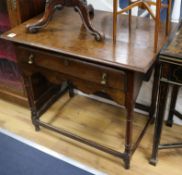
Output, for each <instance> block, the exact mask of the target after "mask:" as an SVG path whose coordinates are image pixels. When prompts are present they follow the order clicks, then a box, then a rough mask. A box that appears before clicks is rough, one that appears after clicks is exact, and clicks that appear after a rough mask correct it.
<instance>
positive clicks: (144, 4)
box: [113, 0, 172, 52]
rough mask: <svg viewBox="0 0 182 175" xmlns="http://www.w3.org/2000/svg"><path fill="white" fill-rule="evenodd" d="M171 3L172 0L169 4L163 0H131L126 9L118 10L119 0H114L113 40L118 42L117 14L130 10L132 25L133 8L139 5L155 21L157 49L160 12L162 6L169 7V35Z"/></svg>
mask: <svg viewBox="0 0 182 175" xmlns="http://www.w3.org/2000/svg"><path fill="white" fill-rule="evenodd" d="M171 3H172V0H168V3H167V4H163V3H162V2H161V0H156V2H153V1H152V0H129V5H128V6H127V7H125V8H124V9H122V10H120V11H118V0H113V42H114V43H116V33H117V16H118V15H119V14H122V13H124V12H127V11H129V25H131V9H133V8H134V7H139V8H141V9H146V10H147V11H148V12H149V14H150V15H151V17H152V18H153V19H154V21H155V33H154V51H155V52H156V51H157V45H158V33H159V27H160V21H161V20H160V12H161V8H166V9H167V17H166V35H168V33H169V30H170V11H171ZM151 5H155V6H156V14H154V12H153V11H152V9H151Z"/></svg>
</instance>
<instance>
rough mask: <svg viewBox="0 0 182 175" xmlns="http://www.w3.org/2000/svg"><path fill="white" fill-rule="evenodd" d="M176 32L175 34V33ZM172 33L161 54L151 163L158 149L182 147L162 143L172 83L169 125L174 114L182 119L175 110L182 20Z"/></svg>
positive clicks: (181, 81) (181, 73) (181, 70)
mask: <svg viewBox="0 0 182 175" xmlns="http://www.w3.org/2000/svg"><path fill="white" fill-rule="evenodd" d="M174 34H175V35H174ZM174 34H172V35H171V37H170V38H169V41H168V42H167V44H165V46H164V48H163V49H162V50H161V52H160V54H159V68H158V69H159V95H158V104H157V115H156V122H155V133H154V141H153V151H152V156H151V159H150V163H151V164H153V165H155V164H156V163H157V156H158V150H160V149H168V148H182V142H181V143H169V144H160V138H161V132H162V125H163V120H164V111H165V106H166V101H167V97H168V95H167V94H168V90H169V85H172V88H173V90H172V95H171V104H170V112H169V117H168V120H167V125H169V126H172V124H173V115H176V116H177V117H179V118H180V119H182V115H181V114H180V113H179V112H178V111H176V110H175V104H176V100H177V94H178V91H179V88H180V87H181V86H182V22H181V23H180V24H179V26H178V30H177V31H176V32H175V33H174Z"/></svg>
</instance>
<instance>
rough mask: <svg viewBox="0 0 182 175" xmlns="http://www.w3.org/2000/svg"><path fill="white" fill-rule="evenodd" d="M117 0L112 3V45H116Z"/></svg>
mask: <svg viewBox="0 0 182 175" xmlns="http://www.w3.org/2000/svg"><path fill="white" fill-rule="evenodd" d="M117 8H118V0H114V1H113V43H114V44H115V43H116V33H117Z"/></svg>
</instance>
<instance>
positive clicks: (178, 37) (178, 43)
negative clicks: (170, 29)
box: [161, 21, 182, 62]
mask: <svg viewBox="0 0 182 175" xmlns="http://www.w3.org/2000/svg"><path fill="white" fill-rule="evenodd" d="M161 54H162V55H167V56H170V57H174V59H176V61H180V62H182V21H181V22H180V24H179V25H178V29H177V31H176V32H175V33H174V34H172V35H171V37H170V38H169V41H168V42H167V43H166V44H165V46H164V47H163V49H162V50H161ZM166 59H167V58H166Z"/></svg>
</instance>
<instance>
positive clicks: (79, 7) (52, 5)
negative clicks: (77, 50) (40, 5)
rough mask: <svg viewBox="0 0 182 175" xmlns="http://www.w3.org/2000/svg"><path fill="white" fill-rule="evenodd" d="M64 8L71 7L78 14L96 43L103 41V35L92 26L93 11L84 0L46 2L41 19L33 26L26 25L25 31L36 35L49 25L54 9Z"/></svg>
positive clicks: (52, 0) (51, 0)
mask: <svg viewBox="0 0 182 175" xmlns="http://www.w3.org/2000/svg"><path fill="white" fill-rule="evenodd" d="M64 6H67V7H73V8H74V9H75V10H76V11H77V12H78V13H79V14H80V16H81V19H82V21H83V25H84V26H85V28H86V29H87V31H88V32H89V33H90V34H91V35H93V36H94V37H95V39H96V40H97V41H100V40H102V39H103V35H102V34H101V33H100V32H98V31H97V30H96V29H94V27H93V26H92V23H91V18H93V16H94V9H93V7H92V6H91V5H87V1H85V0H47V1H46V6H45V12H44V15H43V17H42V18H41V19H40V20H39V21H37V22H36V23H34V24H28V25H27V26H26V28H27V31H28V32H30V33H36V32H38V31H39V30H40V29H42V28H44V27H45V26H46V25H47V24H48V23H49V21H50V19H51V17H52V15H53V13H54V11H55V9H57V8H59V9H62V8H63V7H64Z"/></svg>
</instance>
